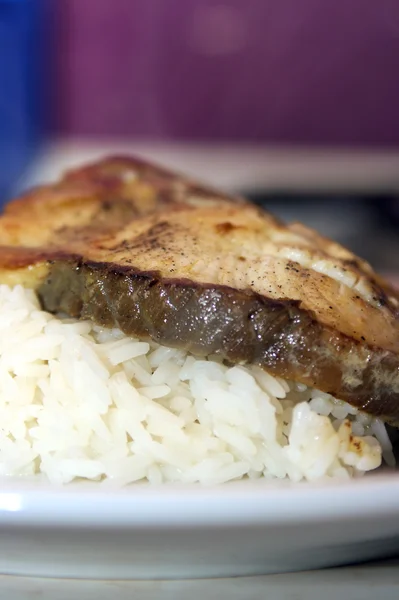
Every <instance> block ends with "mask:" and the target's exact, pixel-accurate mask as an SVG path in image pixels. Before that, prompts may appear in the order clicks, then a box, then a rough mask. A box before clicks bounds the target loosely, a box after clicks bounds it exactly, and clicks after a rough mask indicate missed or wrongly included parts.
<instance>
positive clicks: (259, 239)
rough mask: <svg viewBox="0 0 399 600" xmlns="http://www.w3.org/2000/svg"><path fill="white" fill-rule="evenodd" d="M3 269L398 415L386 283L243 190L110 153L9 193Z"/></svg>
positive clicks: (144, 334) (146, 329)
mask: <svg viewBox="0 0 399 600" xmlns="http://www.w3.org/2000/svg"><path fill="white" fill-rule="evenodd" d="M0 241H1V243H2V244H3V246H1V247H0V281H2V282H5V283H12V284H15V283H19V282H20V283H22V284H24V285H28V286H30V287H33V288H35V289H36V290H37V291H38V294H39V297H40V299H41V302H42V305H43V307H44V308H45V309H46V310H48V311H50V312H55V313H56V312H64V313H66V314H68V315H70V316H73V317H76V318H83V319H86V318H88V319H91V320H93V321H94V322H96V323H98V324H99V325H102V326H104V327H119V328H120V329H121V330H122V331H124V332H125V333H126V334H128V335H135V336H139V337H141V338H144V339H152V340H154V341H156V342H158V343H161V344H164V345H168V346H173V347H177V348H182V349H184V350H187V351H190V352H192V353H193V354H195V355H198V356H206V355H213V354H217V355H220V356H222V357H223V358H224V359H225V360H226V361H229V362H230V363H235V364H237V363H238V364H254V365H259V366H260V367H262V368H264V369H266V370H268V371H269V372H271V373H273V374H275V375H279V376H281V377H284V378H287V379H291V380H295V381H298V382H302V383H305V384H307V385H310V386H312V387H316V388H318V389H321V390H323V391H325V392H329V393H331V394H333V395H334V396H335V397H337V398H340V399H342V400H346V401H347V402H349V403H351V404H352V405H354V406H356V407H358V408H361V409H363V410H365V411H366V412H368V413H370V414H372V415H376V416H380V417H381V418H383V419H385V420H387V421H389V422H391V423H398V422H399V336H398V333H399V326H398V325H399V324H398V308H397V307H398V301H397V296H396V293H395V292H394V291H393V290H392V289H391V287H390V286H389V285H388V284H387V283H386V282H384V281H383V280H382V279H381V278H379V277H378V276H377V275H376V274H375V273H373V271H372V270H371V267H369V265H367V263H365V262H364V261H362V260H361V259H359V258H357V257H355V256H354V255H352V254H351V253H350V252H349V251H348V250H346V249H345V248H342V247H341V246H339V245H338V244H335V243H334V242H332V241H331V240H327V239H326V238H323V237H321V236H319V235H318V234H317V233H316V232H313V231H311V230H309V229H307V228H304V227H303V226H300V225H292V226H289V227H286V226H285V225H284V224H282V223H281V222H279V221H277V220H276V219H274V218H273V217H271V216H270V215H268V214H267V213H265V212H264V211H262V210H260V209H259V208H257V207H254V206H252V205H251V204H250V203H247V202H246V201H244V200H242V199H234V198H229V197H228V196H225V195H223V194H220V193H217V192H214V191H213V190H208V189H207V188H204V187H202V186H200V185H199V184H197V183H191V182H190V181H188V180H186V179H184V178H181V177H178V176H175V175H173V174H170V173H168V172H166V171H164V170H163V169H158V168H156V167H152V166H150V165H147V164H146V163H143V162H142V161H137V160H134V159H110V160H107V161H104V162H101V163H99V164H97V165H94V166H90V167H88V168H84V169H81V170H78V171H76V172H72V173H71V174H69V175H67V176H66V178H64V179H63V180H62V181H61V182H60V183H58V184H55V185H54V186H47V187H43V188H40V189H39V190H37V191H34V192H32V193H30V194H28V195H27V196H25V197H23V198H22V199H19V200H16V201H14V202H13V203H11V204H10V205H9V207H8V208H7V209H6V212H5V215H4V216H3V217H2V218H1V219H0Z"/></svg>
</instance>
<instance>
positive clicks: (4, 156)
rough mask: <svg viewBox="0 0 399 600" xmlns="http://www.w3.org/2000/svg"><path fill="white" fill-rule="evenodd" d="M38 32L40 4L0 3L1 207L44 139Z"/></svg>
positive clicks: (23, 0)
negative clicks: (42, 138)
mask: <svg viewBox="0 0 399 600" xmlns="http://www.w3.org/2000/svg"><path fill="white" fill-rule="evenodd" d="M42 30H43V1H42V0H0V204H2V203H4V201H5V200H6V199H7V197H8V196H10V195H11V194H12V193H13V190H14V189H15V186H16V182H17V181H18V178H19V177H20V176H21V175H22V173H23V171H24V169H26V167H27V166H28V164H29V161H30V160H31V159H32V158H33V156H34V153H35V151H36V150H37V149H38V146H39V143H40V140H41V137H42V134H43V125H44V119H43V116H44V115H43V100H44V92H43V90H44V77H43V67H44V61H43V58H44V47H43V39H44V36H43V31H42Z"/></svg>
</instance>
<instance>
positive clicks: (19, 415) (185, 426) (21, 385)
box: [0, 285, 393, 484]
mask: <svg viewBox="0 0 399 600" xmlns="http://www.w3.org/2000/svg"><path fill="white" fill-rule="evenodd" d="M391 451H392V448H391V445H390V442H389V438H388V436H387V433H386V431H385V427H384V425H383V424H382V423H381V422H379V421H378V420H377V419H372V418H371V417H369V416H367V415H365V414H361V413H357V411H356V409H354V408H352V407H351V406H349V405H348V404H345V403H343V402H340V401H338V400H335V399H334V398H333V397H332V396H329V395H327V394H324V393H322V392H319V391H317V390H314V389H310V388H307V387H306V386H304V385H301V384H296V383H293V382H290V381H285V380H282V379H280V378H278V377H272V376H271V375H269V374H267V373H265V372H264V371H262V370H261V369H259V368H257V367H242V366H234V367H231V366H226V365H224V364H223V363H222V362H221V361H220V360H218V359H217V358H213V359H212V360H211V359H210V360H204V359H198V358H195V357H193V356H192V355H190V354H187V353H186V352H182V351H179V350H174V349H171V348H166V347H162V346H159V345H157V344H153V343H147V342H141V341H138V340H136V339H133V338H129V337H126V336H125V335H123V334H122V333H121V332H120V331H119V330H117V329H114V330H105V329H102V328H100V327H97V326H94V325H93V324H91V323H89V322H82V321H81V322H79V321H75V320H71V319H65V318H57V317H54V316H52V315H50V314H48V313H46V312H44V311H42V310H41V309H40V306H39V303H38V300H37V297H36V296H35V294H34V293H33V292H32V291H29V290H25V289H24V288H22V287H20V286H17V287H14V288H10V287H7V286H4V285H3V286H0V475H3V476H4V475H7V476H21V475H23V476H31V475H40V474H41V475H42V476H43V477H47V478H48V479H49V480H50V481H51V482H55V483H67V482H70V481H72V480H75V479H81V478H83V479H90V480H95V481H103V482H105V483H106V482H115V483H117V484H128V483H131V482H135V481H139V480H148V481H150V482H151V483H161V482H167V481H179V482H201V483H204V484H214V483H221V482H226V481H229V480H233V479H239V478H243V477H249V478H251V479H256V478H259V477H266V478H281V479H282V478H289V479H290V480H293V481H299V480H301V479H307V480H315V479H318V478H322V477H344V478H349V477H353V476H357V475H360V474H362V473H364V472H366V471H369V470H371V469H375V468H377V467H378V466H379V465H380V464H381V461H382V454H384V457H385V458H386V460H387V462H392V460H393V457H392V452H391Z"/></svg>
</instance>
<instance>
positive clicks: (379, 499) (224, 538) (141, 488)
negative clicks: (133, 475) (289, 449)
mask: <svg viewBox="0 0 399 600" xmlns="http://www.w3.org/2000/svg"><path fill="white" fill-rule="evenodd" d="M398 552H399V474H396V473H380V474H376V475H371V476H368V477H364V478H362V479H360V480H356V481H350V482H333V481H328V482H323V483H318V484H308V483H303V484H290V483H286V482H280V483H273V482H271V483H270V482H266V481H256V482H252V481H242V482H237V483H233V484H227V485H226V484H225V485H224V486H219V487H216V488H204V487H200V486H196V485H195V486H193V485H192V486H185V487H183V486H170V485H169V486H164V487H153V486H150V485H138V486H134V487H130V488H129V489H124V490H110V489H105V488H104V487H102V486H101V485H95V484H93V485H70V486H69V487H64V488H52V487H51V486H49V485H48V484H44V483H43V482H34V483H27V482H17V483H16V482H15V481H5V482H4V481H3V482H2V484H1V491H0V572H1V573H3V574H4V573H6V574H18V575H40V576H52V577H85V578H86V577H87V578H107V579H109V578H111V579H112V578H115V579H124V578H126V579H130V578H182V577H184V578H186V577H187V578H194V577H221V576H225V577H226V576H232V575H256V574H265V573H273V572H274V573H277V572H283V571H292V570H302V569H315V568H321V567H326V566H337V565H342V564H347V563H353V562H357V561H361V560H366V559H372V558H379V557H381V558H382V557H387V556H390V555H393V554H394V553H398Z"/></svg>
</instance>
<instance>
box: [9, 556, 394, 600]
mask: <svg viewBox="0 0 399 600" xmlns="http://www.w3.org/2000/svg"><path fill="white" fill-rule="evenodd" d="M203 597H206V599H207V600H214V599H223V598H228V599H229V600H243V599H244V598H245V600H258V599H259V600H260V599H262V598H266V597H267V599H268V600H320V599H321V598H322V599H323V600H336V599H337V598H340V597H342V598H343V599H345V600H376V599H377V600H396V599H397V598H399V559H397V560H390V561H383V562H376V563H367V564H363V565H358V566H353V567H344V568H339V569H325V570H320V571H312V572H310V571H308V572H302V573H289V574H280V575H265V576H263V577H237V578H229V579H213V580H209V579H204V580H182V581H137V580H136V581H87V580H66V579H63V580H56V579H42V578H32V577H13V576H9V575H2V576H1V575H0V600H11V599H12V600H31V599H32V600H33V599H37V598H40V600H71V598H77V599H79V600H106V599H107V600H109V598H112V600H125V599H128V598H129V599H130V598H140V600H180V599H181V600H183V599H184V600H186V599H187V598H189V599H190V600H196V599H197V598H198V599H201V600H202V598H203Z"/></svg>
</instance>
